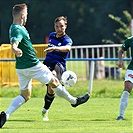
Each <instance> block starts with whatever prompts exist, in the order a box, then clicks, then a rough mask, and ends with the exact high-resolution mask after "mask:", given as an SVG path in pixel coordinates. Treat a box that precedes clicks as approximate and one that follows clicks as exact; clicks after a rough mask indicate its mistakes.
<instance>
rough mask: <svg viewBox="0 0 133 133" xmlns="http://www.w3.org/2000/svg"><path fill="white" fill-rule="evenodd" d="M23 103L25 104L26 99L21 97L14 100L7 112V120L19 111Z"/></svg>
mask: <svg viewBox="0 0 133 133" xmlns="http://www.w3.org/2000/svg"><path fill="white" fill-rule="evenodd" d="M23 103H25V99H24V98H23V97H22V96H21V95H19V96H17V97H15V98H14V100H13V101H12V103H11V105H10V107H9V108H8V109H7V111H6V117H7V120H8V119H9V116H10V115H11V114H12V113H13V112H14V111H15V110H16V109H18V108H19V107H20V106H21V105H22V104H23Z"/></svg>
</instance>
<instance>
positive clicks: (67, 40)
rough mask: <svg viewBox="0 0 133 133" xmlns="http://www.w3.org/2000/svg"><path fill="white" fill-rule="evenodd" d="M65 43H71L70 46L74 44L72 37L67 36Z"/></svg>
mask: <svg viewBox="0 0 133 133" xmlns="http://www.w3.org/2000/svg"><path fill="white" fill-rule="evenodd" d="M65 44H66V45H69V46H72V44H73V41H72V39H71V38H70V37H67V38H66V39H65Z"/></svg>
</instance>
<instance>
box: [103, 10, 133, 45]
mask: <svg viewBox="0 0 133 133" xmlns="http://www.w3.org/2000/svg"><path fill="white" fill-rule="evenodd" d="M123 14H124V16H125V18H126V22H124V21H123V20H121V18H120V17H118V16H114V15H113V14H109V15H108V17H109V18H110V19H112V20H113V21H115V22H117V23H119V25H120V27H119V28H118V29H116V30H115V33H113V36H114V37H116V38H117V39H118V40H119V43H120V44H122V43H123V42H124V40H125V39H126V38H128V37H130V36H131V20H132V16H131V14H130V13H129V12H128V11H126V10H125V11H123ZM102 42H104V43H108V44H109V43H110V44H114V43H115V42H114V41H113V40H108V39H103V40H102Z"/></svg>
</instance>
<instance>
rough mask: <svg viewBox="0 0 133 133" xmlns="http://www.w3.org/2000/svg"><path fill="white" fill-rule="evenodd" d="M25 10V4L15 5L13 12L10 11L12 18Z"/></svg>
mask: <svg viewBox="0 0 133 133" xmlns="http://www.w3.org/2000/svg"><path fill="white" fill-rule="evenodd" d="M25 8H27V5H26V4H25V3H23V4H16V5H15V6H14V7H13V10H12V14H13V16H14V15H16V14H18V13H21V12H22V11H23V10H24V9H25Z"/></svg>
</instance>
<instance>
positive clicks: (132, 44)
mask: <svg viewBox="0 0 133 133" xmlns="http://www.w3.org/2000/svg"><path fill="white" fill-rule="evenodd" d="M129 48H130V50H131V56H132V60H131V62H130V64H129V65H128V68H127V69H130V70H133V36H132V37H129V38H127V39H126V40H125V42H124V44H123V45H122V50H124V51H127V50H128V49H129Z"/></svg>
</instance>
